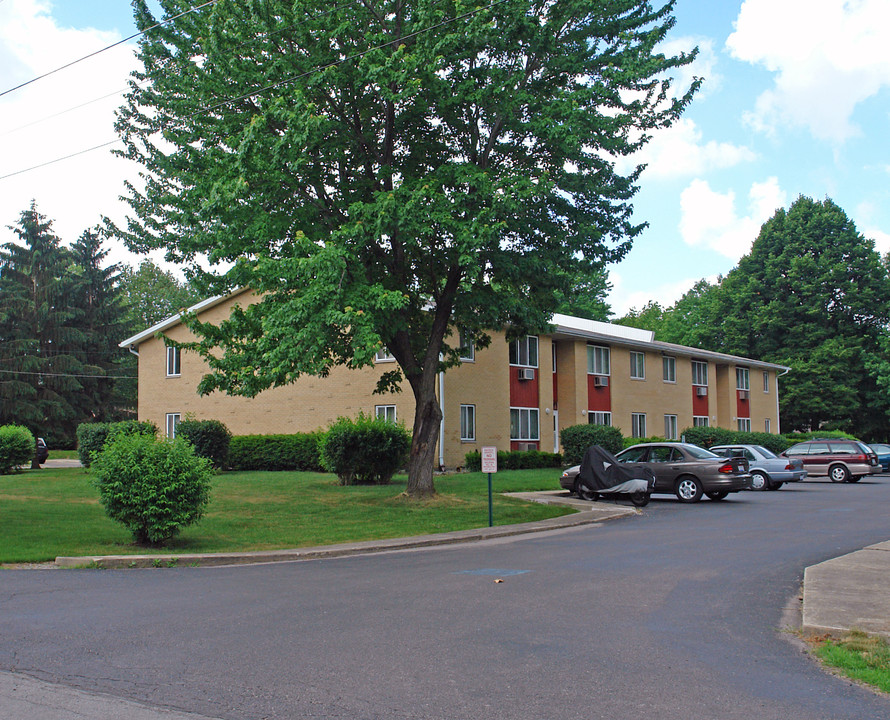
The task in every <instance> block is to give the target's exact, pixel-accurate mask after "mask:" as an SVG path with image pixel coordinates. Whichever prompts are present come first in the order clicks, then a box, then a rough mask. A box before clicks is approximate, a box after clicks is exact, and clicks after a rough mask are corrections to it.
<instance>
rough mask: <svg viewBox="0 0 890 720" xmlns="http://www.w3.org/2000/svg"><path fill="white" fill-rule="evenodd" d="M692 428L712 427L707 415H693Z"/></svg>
mask: <svg viewBox="0 0 890 720" xmlns="http://www.w3.org/2000/svg"><path fill="white" fill-rule="evenodd" d="M692 427H711V423H710V420H709V419H708V416H707V415H693V416H692Z"/></svg>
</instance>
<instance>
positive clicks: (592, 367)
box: [587, 344, 612, 377]
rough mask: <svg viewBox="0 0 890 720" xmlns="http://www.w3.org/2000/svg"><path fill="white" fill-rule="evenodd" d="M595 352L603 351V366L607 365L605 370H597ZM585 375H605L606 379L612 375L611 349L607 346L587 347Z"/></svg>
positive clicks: (591, 345)
mask: <svg viewBox="0 0 890 720" xmlns="http://www.w3.org/2000/svg"><path fill="white" fill-rule="evenodd" d="M597 350H602V351H603V357H604V358H605V364H606V365H607V367H606V368H605V370H604V369H603V368H602V367H600V368H597V363H596V355H597ZM587 374H588V375H605V376H607V377H608V376H610V375H611V374H612V348H610V347H609V346H608V345H593V344H588V345H587Z"/></svg>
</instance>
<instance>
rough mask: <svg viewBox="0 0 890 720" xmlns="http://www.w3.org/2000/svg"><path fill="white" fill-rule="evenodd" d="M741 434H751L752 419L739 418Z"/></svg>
mask: <svg viewBox="0 0 890 720" xmlns="http://www.w3.org/2000/svg"><path fill="white" fill-rule="evenodd" d="M739 432H751V418H739Z"/></svg>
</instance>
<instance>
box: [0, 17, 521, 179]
mask: <svg viewBox="0 0 890 720" xmlns="http://www.w3.org/2000/svg"><path fill="white" fill-rule="evenodd" d="M211 2H217V0H211ZM505 2H508V0H495V1H494V2H492V3H489V4H488V5H484V6H483V7H479V8H476V9H475V10H470V11H469V12H465V13H464V14H463V15H456V16H455V17H453V18H448V19H447V20H442V21H441V22H438V23H436V24H435V25H430V26H429V27H426V28H421V29H420V30H416V31H414V32H413V33H408V34H407V35H403V36H401V37H399V38H397V39H395V40H390V41H388V42H385V43H382V44H380V45H375V46H374V47H371V48H368V49H367V50H362V51H361V52H359V53H355V54H353V55H349V56H347V57H344V58H341V59H340V60H334V61H333V62H330V63H328V64H327V65H322V66H321V67H317V68H313V69H312V70H307V71H306V72H304V73H300V74H299V75H293V76H291V77H289V78H285V79H284V80H279V81H278V82H276V83H272V84H271V85H266V86H265V87H262V88H259V89H258V90H254V91H252V92H249V93H245V94H244V95H239V96H237V97H230V98H226V99H225V100H223V101H222V102H220V103H217V104H216V105H206V106H204V107H202V108H200V109H198V110H196V111H195V112H193V113H191V114H190V115H186V116H185V117H184V118H182V119H181V120H180V122H184V121H187V120H191V119H192V118H194V117H197V116H198V115H201V114H202V113H208V112H213V111H214V110H219V108H221V107H225V106H226V105H228V104H229V103H233V102H238V101H239V100H246V99H247V98H252V97H255V96H257V95H261V94H262V93H264V92H267V91H269V90H274V89H275V88H277V87H281V86H282V85H287V84H288V83H292V82H296V81H297V80H300V79H302V78H305V77H308V76H310V75H313V74H314V73H320V72H324V71H325V70H329V69H330V68H332V67H337V66H338V65H342V64H343V63H346V62H349V61H350V60H355V59H357V58H360V57H363V56H364V55H367V54H368V53H369V52H374V51H375V50H381V49H382V48H385V47H388V46H390V45H394V44H395V43H400V42H403V41H405V40H407V39H409V38H413V37H417V36H418V35H422V34H424V33H427V32H430V31H432V30H437V29H438V28H440V27H444V26H445V25H449V24H450V23H454V22H457V21H458V20H464V19H466V18H468V17H472V16H473V15H476V14H478V13H480V12H482V11H483V10H489V9H491V8H493V7H496V6H498V5H503V4H504V3H505ZM209 4H210V3H209V2H208V3H205V5H209ZM200 7H203V5H202V6H200ZM189 12H190V11H189ZM182 14H185V13H182ZM176 17H179V16H178V15H177V16H176ZM170 19H171V20H173V19H174V18H170ZM155 27H157V26H155ZM118 142H121V139H120V138H115V139H114V140H109V141H108V142H104V143H102V144H100V145H94V146H93V147H89V148H86V149H84V150H78V151H77V152H74V153H71V154H69V155H65V156H63V157H58V158H55V159H53V160H47V161H46V162H43V163H40V164H39V165H32V166H31V167H27V168H23V169H22V170H16V171H15V172H11V173H7V174H6V175H0V180H6V179H8V178H11V177H15V176H16V175H22V174H24V173H27V172H31V171H32V170H38V169H40V168H43V167H46V166H48V165H54V164H55V163H58V162H62V161H63V160H69V159H70V158H73V157H77V156H78V155H84V154H86V153H90V152H93V151H94V150H100V149H102V148H104V147H108V146H109V145H114V144H115V143H118Z"/></svg>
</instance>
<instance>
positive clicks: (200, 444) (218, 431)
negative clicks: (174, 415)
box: [176, 418, 232, 468]
mask: <svg viewBox="0 0 890 720" xmlns="http://www.w3.org/2000/svg"><path fill="white" fill-rule="evenodd" d="M176 435H177V437H181V438H183V439H184V440H188V441H189V442H190V443H191V444H192V447H194V448H195V453H196V454H197V455H198V456H199V457H203V458H207V459H208V460H210V462H211V463H213V466H214V467H217V468H221V467H223V466H224V465H225V463H226V458H227V457H228V454H229V444H230V442H231V440H232V433H230V432H229V429H228V428H227V427H226V426H225V425H223V424H222V423H221V422H220V421H219V420H195V419H192V418H186V419H185V420H182V421H180V423H179V425H177V426H176Z"/></svg>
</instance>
